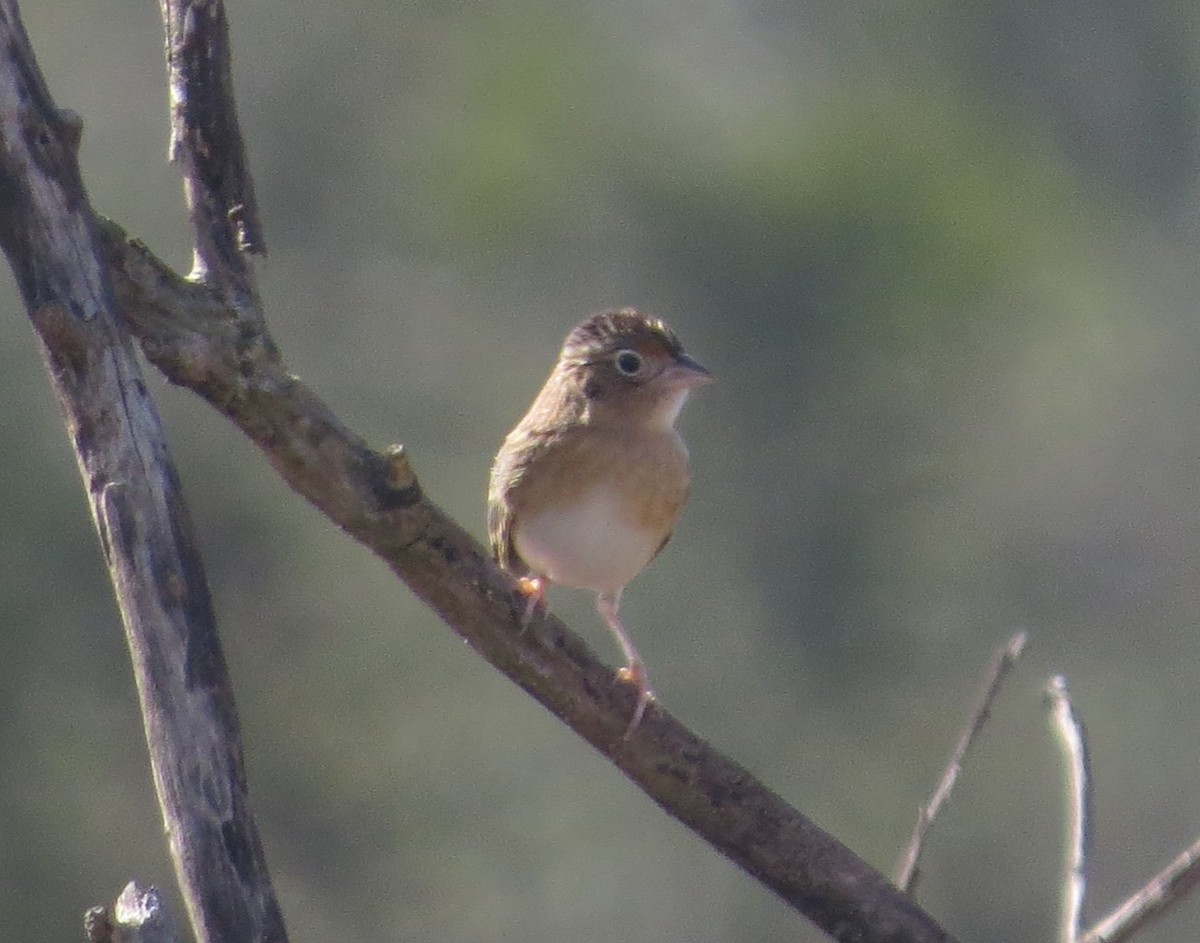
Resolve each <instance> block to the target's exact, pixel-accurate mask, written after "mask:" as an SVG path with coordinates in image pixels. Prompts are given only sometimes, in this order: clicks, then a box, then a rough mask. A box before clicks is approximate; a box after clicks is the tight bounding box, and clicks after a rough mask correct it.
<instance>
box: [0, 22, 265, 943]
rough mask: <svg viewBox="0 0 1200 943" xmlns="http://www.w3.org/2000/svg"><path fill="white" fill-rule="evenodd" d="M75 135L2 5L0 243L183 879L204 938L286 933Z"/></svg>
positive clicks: (174, 484)
mask: <svg viewBox="0 0 1200 943" xmlns="http://www.w3.org/2000/svg"><path fill="white" fill-rule="evenodd" d="M78 141H79V126H78V120H77V119H72V118H71V117H70V116H64V115H63V114H62V113H60V112H58V111H57V110H56V109H55V107H54V104H53V102H52V101H51V98H50V95H49V92H48V91H47V89H46V86H45V83H44V81H43V79H42V76H41V73H40V71H39V70H38V66H37V63H36V62H35V61H34V58H33V53H32V51H31V50H30V48H29V44H28V39H27V37H26V35H25V31H24V28H23V27H22V25H21V22H20V18H19V13H18V10H17V5H16V2H15V0H0V245H2V246H3V248H4V251H5V253H6V254H7V255H8V258H9V261H10V262H11V264H12V268H13V272H14V274H15V275H16V279H17V283H18V285H19V286H20V290H21V294H22V297H23V299H24V302H25V306H26V308H27V310H28V312H29V315H30V318H31V320H32V322H33V326H34V328H35V330H36V331H37V334H38V338H39V340H40V341H41V344H42V352H43V356H44V358H45V361H46V364H47V366H48V367H49V370H50V374H51V377H52V379H53V381H54V386H55V390H56V392H57V394H58V398H59V401H60V403H61V405H62V408H63V411H64V414H65V416H66V421H67V425H68V428H69V432H70V436H71V442H72V445H73V447H74V449H75V452H76V458H77V460H78V463H79V468H80V472H81V474H82V476H83V479H84V483H85V485H86V489H87V494H88V498H89V500H90V502H91V507H92V514H93V517H94V519H95V523H96V528H97V530H98V531H99V534H100V539H101V544H102V547H103V550H104V554H105V557H106V560H107V563H108V567H109V571H110V576H111V579H112V581H113V586H114V588H115V590H116V595H117V601H118V604H119V606H120V609H121V616H122V620H123V622H124V625H125V632H126V638H127V640H128V644H129V649H130V653H131V655H132V659H133V666H134V675H135V677H136V680H137V685H138V693H139V696H140V698H141V707H142V716H143V720H144V723H145V727H146V738H147V741H148V743H149V747H150V758H151V766H152V770H153V773H154V782H155V786H156V788H157V792H158V797H159V803H160V806H161V809H162V814H163V819H164V823H165V825H166V831H167V835H168V838H169V841H170V844H171V851H172V856H173V858H174V860H175V866H176V871H177V875H178V878H179V883H180V886H181V889H182V891H183V895H184V898H185V900H186V902H187V905H188V909H189V912H190V914H191V917H192V921H193V924H194V925H195V928H196V933H197V936H198V938H199V940H200V941H201V943H210V941H213V943H215V941H217V940H220V941H221V943H237V941H244V943H252V941H263V940H271V941H275V943H282V941H284V940H285V939H286V937H285V934H284V930H283V922H282V918H281V917H280V914H279V908H278V905H277V904H276V902H275V897H274V893H273V891H272V889H271V885H270V881H269V879H268V877H267V872H266V865H265V862H264V859H263V853H262V848H261V844H260V841H259V837H258V832H257V829H256V828H255V825H254V822H253V819H252V818H251V816H250V812H249V803H248V798H247V795H246V785H245V770H244V768H243V765H242V753H241V746H240V742H239V735H238V728H237V718H236V715H235V712H234V707H233V697H232V693H231V690H230V687H229V681H228V677H227V674H226V671H225V664H224V656H223V655H222V652H221V648H220V644H219V642H218V639H217V635H216V625H215V621H214V617H213V611H212V604H211V600H210V597H209V592H208V585H207V582H206V579H205V575H204V571H203V568H202V566H201V562H200V557H199V554H198V553H197V550H196V547H195V544H194V541H193V538H192V526H191V521H190V519H189V517H188V514H187V511H186V509H185V507H184V504H183V498H182V496H181V493H180V490H179V482H178V477H177V475H176V472H175V468H174V466H173V465H172V463H171V459H170V456H169V454H168V452H167V446H166V441H165V438H164V436H163V432H162V428H161V425H160V422H159V418H158V414H157V412H156V411H155V409H154V404H153V402H152V401H151V399H150V397H149V395H148V394H147V392H146V387H145V383H144V381H143V378H142V375H141V372H140V368H139V366H138V362H137V359H136V357H135V355H134V350H133V347H132V345H131V343H130V341H129V338H128V337H127V336H126V335H125V333H124V332H123V328H122V325H121V324H120V323H119V321H120V319H119V317H118V315H117V310H116V305H115V303H114V300H113V294H112V289H111V281H110V277H109V271H108V268H107V265H106V262H105V259H104V257H103V255H102V252H101V250H100V248H99V246H98V243H97V233H96V225H95V219H94V217H93V214H92V211H91V207H90V206H89V205H88V201H87V196H86V194H85V193H84V190H83V185H82V183H81V180H80V175H79V168H78V165H77V163H76V155H75V146H76V145H77V143H78ZM97 926H98V927H99V926H100V925H99V924H97Z"/></svg>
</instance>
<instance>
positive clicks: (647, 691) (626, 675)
mask: <svg viewBox="0 0 1200 943" xmlns="http://www.w3.org/2000/svg"><path fill="white" fill-rule="evenodd" d="M617 680H618V681H620V682H621V683H622V684H633V685H636V686H637V707H636V708H634V711H633V717H631V718H630V720H629V726H628V727H626V728H625V739H626V740H628V739H629V738H630V736H631V735H632V734H633V731H634V730H636V729H637V725H638V724H640V723H641V722H642V718H643V717H644V716H645V714H646V707H647V706H648V705H649V704H651V703H653V701H654V699H655V698H654V691H653V689H652V688H651V687H650V676H649V675H647V674H646V666H645V665H643V664H642V663H641V662H633V663H631V664H628V665H625V666H624V667H622V668H618V669H617Z"/></svg>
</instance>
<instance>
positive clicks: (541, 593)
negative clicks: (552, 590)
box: [517, 576, 546, 632]
mask: <svg viewBox="0 0 1200 943" xmlns="http://www.w3.org/2000/svg"><path fill="white" fill-rule="evenodd" d="M517 588H518V589H519V590H520V591H521V595H522V596H525V597H526V599H525V611H524V612H523V613H522V614H521V631H522V632H524V631H525V630H526V629H527V628H529V624H530V623H531V622H532V621H533V616H534V613H536V612H537V611H538V609H544V608H545V605H546V581H545V580H543V579H541V578H539V577H537V576H522V577H519V578H518V579H517Z"/></svg>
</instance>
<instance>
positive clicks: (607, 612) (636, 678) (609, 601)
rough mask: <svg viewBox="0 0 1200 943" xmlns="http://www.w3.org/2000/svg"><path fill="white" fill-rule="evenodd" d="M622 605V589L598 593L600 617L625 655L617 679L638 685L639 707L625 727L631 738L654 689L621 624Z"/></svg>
mask: <svg viewBox="0 0 1200 943" xmlns="http://www.w3.org/2000/svg"><path fill="white" fill-rule="evenodd" d="M620 605H621V591H620V590H617V591H616V592H615V593H597V594H596V610H597V611H598V612H599V613H600V618H601V619H603V620H604V622H605V624H606V625H607V626H608V628H609V631H611V632H612V634H613V636H614V637H615V638H616V640H617V644H618V645H620V646H621V651H622V652H623V653H624V655H625V667H623V668H619V669H618V670H617V680H618V681H626V682H629V683H631V684H634V685H636V686H637V695H638V701H637V708H636V709H635V710H634V712H633V717H632V719H631V720H630V721H629V726H628V727H627V728H626V729H625V738H626V739H629V735H630V734H632V733H633V731H634V729H635V728H636V727H637V725H638V724H640V723H641V722H642V716H643V715H644V714H645V713H646V705H647V704H649V703H650V702H651V701H653V700H654V691H653V690H652V689H651V688H650V676H649V675H648V674H646V665H645V663H643V661H642V656H641V655H639V654H638V652H637V649H636V648H634V647H633V642H631V641H630V640H629V635H628V634H627V633H626V632H625V627H624V626H623V625H621V620H620V619H619V618H618V617H617V609H618V608H619V607H620Z"/></svg>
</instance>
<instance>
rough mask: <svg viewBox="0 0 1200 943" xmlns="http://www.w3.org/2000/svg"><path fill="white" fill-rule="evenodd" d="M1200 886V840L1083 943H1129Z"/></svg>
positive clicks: (1091, 933)
mask: <svg viewBox="0 0 1200 943" xmlns="http://www.w3.org/2000/svg"><path fill="white" fill-rule="evenodd" d="M1197 886H1200V839H1197V841H1196V842H1194V843H1193V844H1192V846H1191V847H1190V848H1188V849H1187V850H1185V851H1183V852H1181V853H1180V854H1179V856H1178V857H1177V858H1176V859H1175V860H1174V861H1172V862H1171V863H1170V864H1169V865H1167V866H1166V867H1165V868H1163V869H1162V871H1160V872H1159V873H1158V874H1156V875H1155V876H1154V877H1153V878H1151V879H1150V882H1149V883H1148V884H1147V885H1146V886H1145V887H1143V888H1142V889H1141V890H1139V891H1138V892H1137V893H1136V894H1134V895H1133V896H1132V897H1130V898H1129V899H1128V900H1127V901H1125V902H1124V903H1123V904H1121V906H1120V907H1118V908H1117V909H1116V910H1114V911H1113V912H1112V913H1111V914H1109V915H1108V916H1107V917H1104V918H1103V919H1101V920H1098V921H1097V922H1096V924H1095V926H1093V927H1092V928H1091V929H1090V930H1088V931H1087V933H1085V934H1084V935H1083V936H1082V937H1080V940H1079V943H1126V941H1128V940H1131V939H1133V936H1134V934H1135V933H1137V932H1138V931H1139V930H1141V929H1142V928H1143V927H1145V926H1146V925H1147V924H1149V923H1151V922H1152V921H1154V920H1157V919H1158V918H1159V917H1161V916H1163V915H1164V914H1165V913H1167V911H1169V910H1170V909H1171V908H1172V907H1174V906H1175V905H1176V904H1178V903H1179V902H1180V901H1181V900H1183V899H1184V898H1185V897H1187V895H1188V894H1190V893H1191V892H1192V891H1193V890H1195V889H1196V887H1197Z"/></svg>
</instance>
